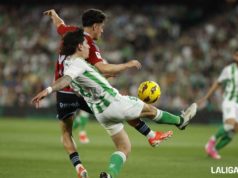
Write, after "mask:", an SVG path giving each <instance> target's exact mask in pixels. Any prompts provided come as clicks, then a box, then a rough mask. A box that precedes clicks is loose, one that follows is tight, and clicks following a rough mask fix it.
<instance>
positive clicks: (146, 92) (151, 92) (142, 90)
mask: <svg viewBox="0 0 238 178" xmlns="http://www.w3.org/2000/svg"><path fill="white" fill-rule="evenodd" d="M160 94H161V91H160V87H159V85H158V84H157V83H156V82H153V81H145V82H142V83H141V84H140V86H139V88H138V97H139V98H140V99H141V100H142V101H144V102H145V103H149V104H151V103H154V102H156V101H157V99H158V98H159V97H160Z"/></svg>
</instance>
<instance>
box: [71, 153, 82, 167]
mask: <svg viewBox="0 0 238 178" xmlns="http://www.w3.org/2000/svg"><path fill="white" fill-rule="evenodd" d="M69 158H70V160H71V162H72V164H73V165H74V167H76V166H77V165H78V164H81V163H82V162H81V161H80V159H79V154H78V152H74V153H71V154H70V155H69Z"/></svg>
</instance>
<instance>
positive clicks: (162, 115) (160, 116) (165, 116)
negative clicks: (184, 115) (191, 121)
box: [153, 110, 181, 125]
mask: <svg viewBox="0 0 238 178" xmlns="http://www.w3.org/2000/svg"><path fill="white" fill-rule="evenodd" d="M153 120H154V121H155V122H156V123H160V124H172V125H179V124H180V123H181V117H180V116H176V115H173V114H171V113H168V112H165V111H161V110H157V115H156V117H155V118H154V119H153Z"/></svg>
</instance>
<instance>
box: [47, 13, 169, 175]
mask: <svg viewBox="0 0 238 178" xmlns="http://www.w3.org/2000/svg"><path fill="white" fill-rule="evenodd" d="M44 14H45V15H48V16H50V17H51V19H52V21H53V23H54V25H55V27H56V28H57V32H58V34H59V35H61V36H62V37H63V36H64V35H65V34H66V33H67V32H70V31H75V30H77V29H78V28H79V27H76V26H67V25H65V23H64V21H63V20H62V19H61V18H60V17H59V16H58V14H57V13H56V12H55V10H54V9H51V10H48V11H45V12H44ZM105 20H106V14H104V13H103V12H102V11H100V10H97V9H88V10H86V11H85V12H84V13H83V15H82V24H83V28H84V36H85V38H86V40H87V43H88V45H89V46H90V49H89V57H88V58H87V59H86V60H87V62H89V63H90V64H92V65H94V66H95V67H96V68H97V69H98V70H99V71H100V72H101V73H102V74H103V75H105V76H107V77H110V76H115V75H117V74H118V73H119V72H121V69H122V68H123V70H126V69H128V68H130V67H133V61H132V62H129V63H128V64H127V65H125V64H121V65H120V67H121V68H120V70H118V68H116V67H114V65H113V64H107V63H105V60H104V59H103V58H102V57H101V54H100V51H99V48H98V47H97V45H96V44H95V42H94V41H95V40H97V39H99V38H100V37H101V34H102V32H103V28H104V21H105ZM64 61H65V56H64V55H59V57H58V60H57V62H56V67H55V80H57V79H59V78H60V77H62V75H63V71H64ZM111 68H112V69H111ZM56 98H57V100H56V102H57V116H58V119H59V120H60V125H61V130H62V143H63V145H64V147H65V149H66V151H67V152H68V154H69V157H70V160H71V162H72V164H73V165H74V167H75V168H76V172H77V175H78V178H86V177H87V176H88V175H87V171H86V169H85V168H84V167H83V165H82V162H81V160H80V159H79V154H78V152H77V149H76V145H75V144H74V140H73V137H72V127H73V125H76V122H77V121H74V112H75V111H76V110H77V109H80V110H84V111H86V112H88V113H92V111H91V110H90V108H89V107H88V106H87V104H86V102H85V101H84V99H83V98H82V97H78V96H76V95H75V94H74V93H73V90H72V89H71V88H70V87H66V88H64V89H62V90H60V91H58V92H57V93H56ZM73 121H74V122H75V123H73ZM129 123H130V125H132V126H134V127H135V128H136V129H137V130H138V131H139V132H140V133H142V134H143V135H145V136H146V137H147V138H148V141H149V143H150V145H151V146H158V145H159V143H160V142H161V141H162V140H163V139H164V138H165V137H166V133H163V132H154V131H152V130H151V129H150V128H149V127H148V126H147V125H146V124H145V122H143V121H141V120H137V121H129Z"/></svg>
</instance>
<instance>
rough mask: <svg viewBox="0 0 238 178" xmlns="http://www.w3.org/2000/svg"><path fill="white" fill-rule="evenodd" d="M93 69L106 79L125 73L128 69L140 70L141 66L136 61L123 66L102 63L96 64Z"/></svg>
mask: <svg viewBox="0 0 238 178" xmlns="http://www.w3.org/2000/svg"><path fill="white" fill-rule="evenodd" d="M95 67H96V68H97V69H98V70H99V71H100V72H101V73H102V74H103V75H104V76H106V77H113V76H116V75H118V74H119V73H120V72H122V71H125V70H127V69H129V68H134V67H135V68H137V69H140V68H141V64H140V62H139V61H137V60H131V61H129V62H127V63H123V64H105V63H103V62H98V63H96V64H95Z"/></svg>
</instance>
